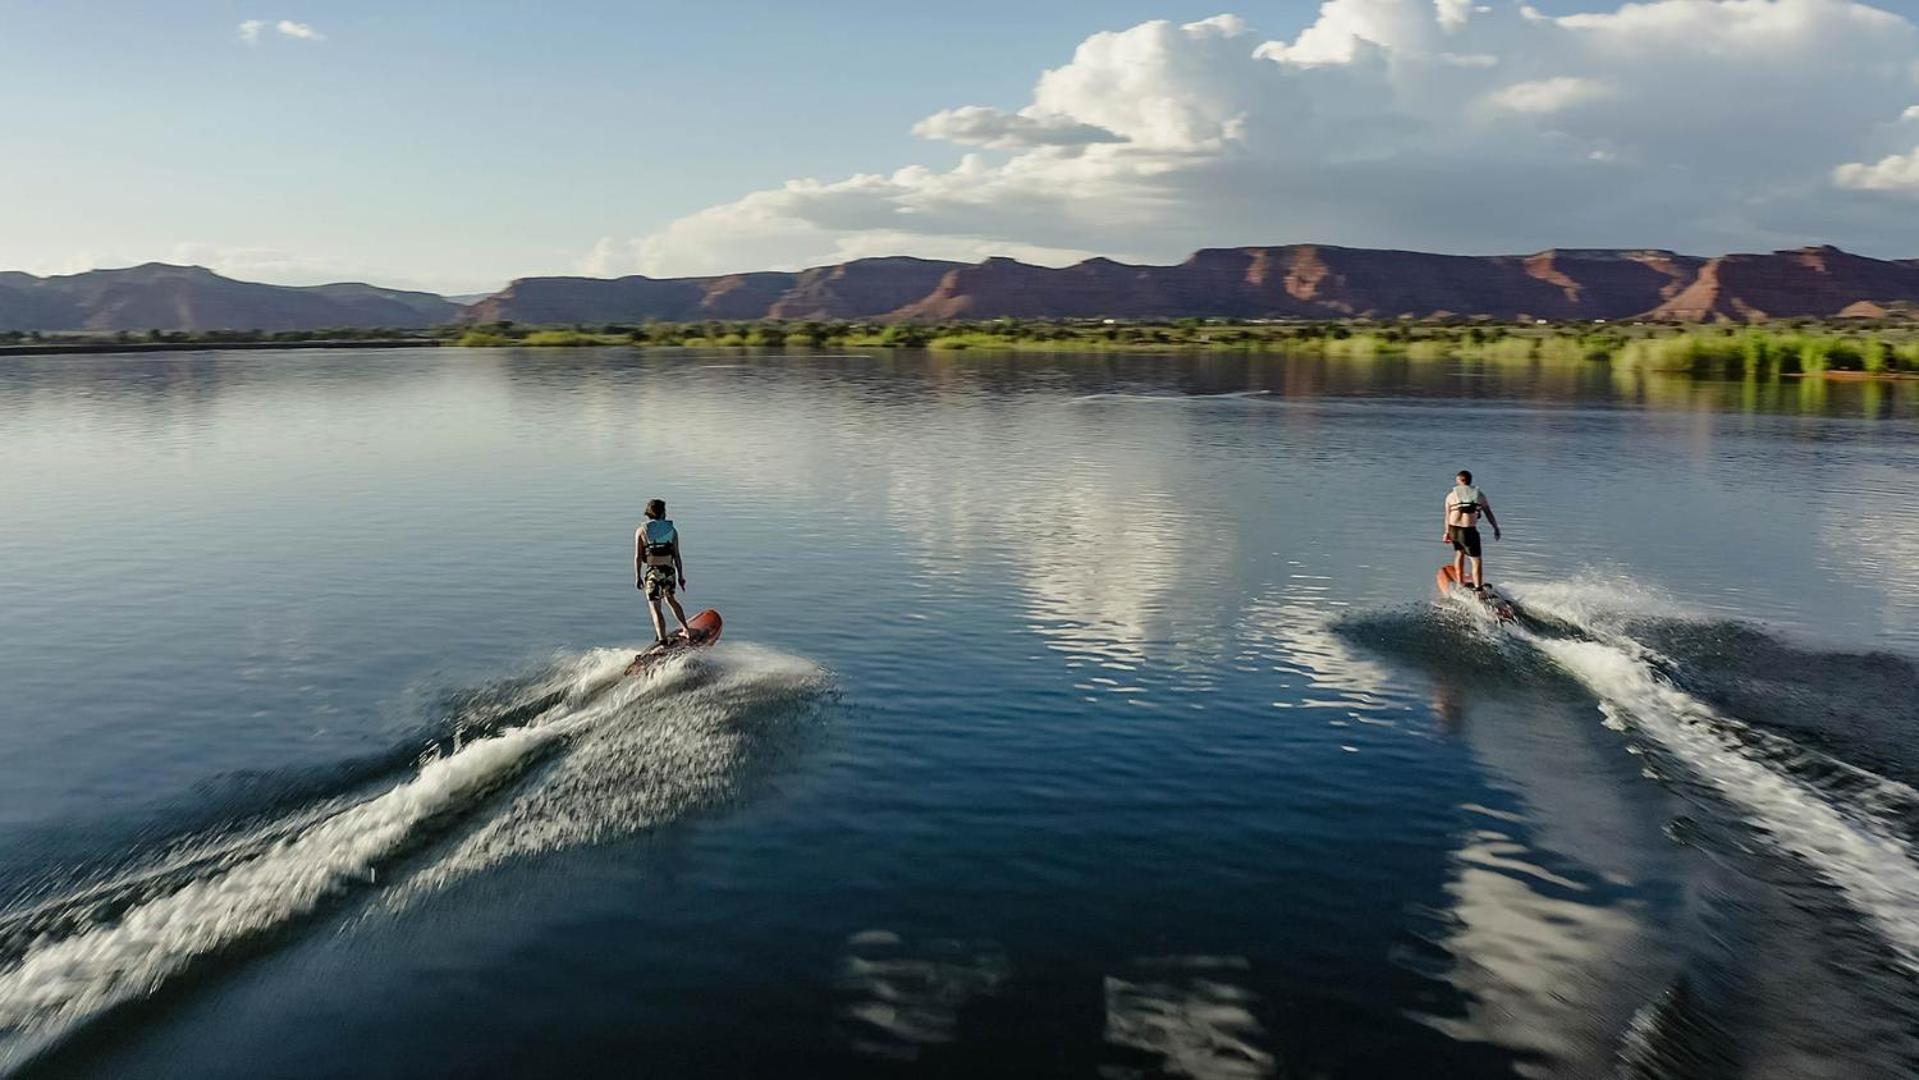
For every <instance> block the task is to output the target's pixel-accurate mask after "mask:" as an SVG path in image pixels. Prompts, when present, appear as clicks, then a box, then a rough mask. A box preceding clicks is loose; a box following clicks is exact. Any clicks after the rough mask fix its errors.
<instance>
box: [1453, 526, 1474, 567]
mask: <svg viewBox="0 0 1919 1080" xmlns="http://www.w3.org/2000/svg"><path fill="white" fill-rule="evenodd" d="M1446 539H1448V540H1451V541H1452V542H1453V550H1454V551H1463V552H1465V553H1466V554H1468V555H1471V556H1472V557H1473V558H1475V559H1477V558H1479V527H1478V526H1476V525H1448V526H1446Z"/></svg>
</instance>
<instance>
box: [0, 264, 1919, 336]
mask: <svg viewBox="0 0 1919 1080" xmlns="http://www.w3.org/2000/svg"><path fill="white" fill-rule="evenodd" d="M1915 310H1919V259H1872V258H1866V257H1864V256H1860V255H1852V254H1849V253H1847V252H1844V251H1841V250H1839V249H1838V248H1834V247H1806V248H1799V249H1795V250H1790V251H1775V252H1772V253H1770V254H1763V255H1759V254H1754V255H1722V256H1717V257H1711V258H1708V257H1702V256H1696V255H1682V254H1679V253H1676V252H1672V251H1664V250H1660V249H1653V248H1624V249H1617V250H1614V249H1596V248H1565V249H1556V250H1550V251H1542V252H1537V253H1535V254H1531V255H1436V254H1429V253H1425V252H1416V251H1388V250H1375V249H1367V248H1346V247H1334V246H1329V245H1321V244H1289V245H1281V246H1274V247H1240V248H1209V249H1206V250H1203V251H1199V252H1196V253H1194V254H1193V255H1192V256H1191V257H1190V258H1188V259H1186V260H1185V261H1184V262H1181V263H1177V264H1173V265H1168V266H1158V265H1135V264H1129V263H1121V262H1116V261H1114V260H1112V259H1088V260H1086V261H1084V262H1081V263H1077V264H1075V265H1072V266H1065V267H1045V266H1033V265H1029V264H1027V263H1022V262H1018V261H1016V260H1013V259H1006V258H994V259H987V260H986V261H984V262H980V263H962V262H946V261H940V260H936V259H919V258H913V257H909V256H891V257H883V258H871V259H856V260H853V261H851V262H846V263H838V264H834V265H829V266H818V267H813V268H811V269H807V270H798V271H759V272H752V273H741V274H720V275H713V276H708V277H684V278H652V277H646V276H643V275H634V276H630V277H620V278H589V277H527V278H520V279H518V280H516V281H514V282H513V283H511V284H510V285H508V286H507V287H506V288H505V289H502V290H501V291H499V292H497V293H494V294H492V295H490V296H485V297H483V298H480V299H479V300H477V301H476V302H474V303H472V304H470V305H465V306H462V305H461V304H458V303H455V302H454V301H452V300H449V299H447V298H446V297H443V296H437V295H435V294H432V293H425V292H410V291H406V290H399V289H383V288H379V287H377V286H373V285H365V284H358V283H342V284H335V285H314V286H304V287H295V286H286V285H262V284H256V283H253V282H245V281H236V280H234V279H232V278H227V277H223V276H221V275H219V274H216V273H214V272H213V271H211V270H208V269H206V268H204V267H197V266H171V265H168V264H165V263H147V264H145V265H142V266H135V267H129V268H126V269H121V270H92V271H88V272H86V273H82V274H69V275H64V276H59V277H44V278H43V277H35V276H33V275H31V274H24V273H20V272H17V271H7V272H0V330H68V331H117V330H147V329H157V330H312V329H319V328H322V327H344V326H352V327H368V328H371V327H389V328H393V329H411V328H419V327H429V326H439V325H444V324H448V323H453V322H460V321H473V322H494V321H501V320H511V321H514V322H521V323H620V322H640V321H644V320H648V319H660V320H667V321H675V322H687V321H701V320H707V319H722V320H754V319H788V320H820V321H826V320H835V319H866V320H873V321H879V322H935V321H954V320H969V319H994V318H1005V317H1011V318H1030V319H1064V318H1115V319H1142V318H1176V317H1184V316H1207V317H1237V318H1305V319H1343V318H1362V317H1364V318H1378V319H1392V318H1401V317H1409V318H1421V319H1423V318H1442V317H1455V318H1474V317H1483V318H1493V319H1502V320H1505V319H1553V320H1584V319H1607V320H1619V319H1657V320H1671V321H1678V322H1707V321H1715V322H1762V321H1766V320H1769V319H1780V318H1798V317H1815V318H1840V317H1868V318H1870V317H1883V316H1886V315H1892V314H1899V315H1908V316H1909V315H1910V314H1911V313H1912V312H1914V311H1915Z"/></svg>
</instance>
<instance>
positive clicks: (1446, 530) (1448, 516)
mask: <svg viewBox="0 0 1919 1080" xmlns="http://www.w3.org/2000/svg"><path fill="white" fill-rule="evenodd" d="M1439 538H1440V539H1441V540H1451V539H1452V538H1453V497H1452V496H1451V495H1448V496H1446V499H1445V501H1444V502H1442V503H1441V504H1440V508H1439Z"/></svg>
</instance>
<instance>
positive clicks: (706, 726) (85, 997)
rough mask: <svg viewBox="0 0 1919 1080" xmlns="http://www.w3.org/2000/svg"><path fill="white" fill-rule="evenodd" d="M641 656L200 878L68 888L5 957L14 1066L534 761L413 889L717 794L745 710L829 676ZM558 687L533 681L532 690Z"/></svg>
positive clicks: (748, 654)
mask: <svg viewBox="0 0 1919 1080" xmlns="http://www.w3.org/2000/svg"><path fill="white" fill-rule="evenodd" d="M631 656H632V653H631V652H630V651H624V650H622V651H614V650H596V651H593V652H590V653H588V654H586V655H584V656H582V657H579V658H577V659H576V660H574V661H573V662H571V663H570V664H567V665H564V667H563V669H562V671H561V673H560V675H559V676H558V678H559V680H560V681H561V682H562V683H563V684H564V687H565V692H564V693H563V694H562V695H561V700H559V701H558V702H557V703H556V704H554V705H552V706H551V707H550V708H548V709H547V710H546V711H544V712H542V713H540V714H538V715H537V716H534V717H533V718H532V719H530V720H529V721H528V722H526V723H524V724H522V725H519V726H514V727H508V728H505V729H503V730H500V731H497V732H495V733H493V734H490V735H486V736H484V737H480V738H476V739H472V740H470V741H461V742H458V743H456V744H455V745H454V746H453V747H452V748H451V749H450V751H436V752H434V753H433V754H431V755H429V757H428V758H427V759H426V760H424V761H423V763H422V764H421V765H420V766H419V768H418V770H417V772H415V773H414V774H413V775H411V776H409V777H407V778H406V779H404V780H402V781H400V782H398V783H396V784H393V785H392V786H391V787H389V788H387V789H385V790H383V791H380V792H378V793H376V794H374V795H372V796H371V797H367V798H364V799H363V800H361V801H358V802H355V803H352V804H351V805H347V806H345V807H343V808H339V809H337V810H335V811H334V812H331V813H327V814H324V815H321V816H318V817H317V818H316V817H315V816H314V815H313V814H312V813H311V812H308V813H306V814H303V815H300V816H298V817H295V818H289V819H288V820H286V821H280V822H274V823H271V824H269V825H267V826H265V827H263V828H261V829H259V830H257V831H255V832H254V833H252V834H251V835H250V837H249V838H241V839H239V840H235V839H233V838H230V837H229V838H224V839H223V840H222V841H221V845H222V851H223V852H224V854H223V856H222V857H220V858H217V859H211V860H202V861H200V862H197V863H194V864H193V866H194V867H196V869H195V870H194V872H192V873H189V874H187V875H186V876H185V880H183V881H170V882H168V884H169V885H172V886H177V887H166V888H160V889H157V890H152V889H150V890H149V895H146V896H144V897H143V898H141V899H138V900H137V901H135V902H132V903H131V904H129V905H126V906H122V907H119V908H117V909H115V910H113V911H112V914H110V915H108V916H107V917H105V918H102V919H99V920H97V921H95V920H91V919H89V918H88V915H87V909H86V908H85V905H87V904H90V903H91V902H92V900H91V897H86V896H76V897H73V898H70V904H71V905H72V906H73V907H74V911H73V913H72V914H70V915H69V916H68V917H66V918H61V919H51V920H49V925H52V926H57V927H58V929H57V930H55V931H53V932H49V933H46V934H45V936H43V937H41V938H40V939H38V940H35V941H33V942H32V943H30V944H29V945H28V946H27V947H26V948H25V949H24V950H23V951H22V953H21V955H20V956H19V957H18V958H17V960H16V961H15V962H14V963H13V965H12V966H11V967H9V968H7V969H5V970H4V971H0V1070H11V1069H13V1068H17V1067H19V1066H20V1065H22V1064H24V1063H25V1062H26V1061H28V1060H31V1058H32V1057H34V1056H35V1055H37V1054H38V1053H40V1052H41V1051H42V1050H44V1049H45V1047H46V1046H47V1045H49V1044H50V1043H52V1042H54V1041H56V1040H57V1039H59V1038H60V1037H61V1036H62V1035H63V1034H64V1033H66V1032H67V1031H69V1030H71V1029H72V1028H73V1027H74V1026H75V1025H77V1024H79V1023H82V1022H84V1021H85V1020H87V1019H88V1018H90V1017H93V1016H97V1015H98V1014H100V1013H101V1012H102V1011H104V1010H106V1009H109V1008H111V1007H113V1006H114V1005H117V1004H120V1003H122V1002H125V1001H129V1000H132V999H135V998H138V997H142V996H145V995H147V994H150V993H152V992H153V991H154V990H155V989H157V988H158V987H159V986H161V985H162V984H163V983H165V982H166V981H168V980H169V979H171V978H174V977H176V976H177V975H179V974H180V973H181V972H182V971H184V970H185V969H187V968H188V967H189V966H190V965H191V964H193V963H194V962H195V961H196V960H198V959H200V958H202V957H205V956H208V955H209V954H214V953H217V952H219V951H220V950H222V949H224V948H226V947H228V946H230V945H232V944H234V943H236V942H238V941H241V940H243V939H246V938H249V937H253V936H255V935H258V934H261V933H263V932H266V931H269V930H271V929H274V928H276V927H280V926H283V925H285V924H287V923H289V922H291V921H293V920H296V919H298V918H299V917H301V916H304V915H307V914H309V913H310V912H312V911H314V910H315V909H316V908H317V907H319V906H320V905H321V904H322V903H325V902H326V901H328V900H329V899H330V898H333V897H336V896H338V895H340V894H342V893H345V892H348V891H350V890H353V889H356V888H360V889H364V888H373V887H378V886H379V884H380V881H379V879H380V875H381V872H382V870H385V869H387V868H389V867H393V866H394V864H395V862H396V860H397V859H398V857H399V856H401V855H402V854H403V853H404V852H406V851H407V850H408V849H410V848H413V847H416V846H417V845H419V844H420V843H421V841H422V840H423V839H425V838H426V837H428V836H432V835H435V834H436V832H437V831H439V830H438V829H437V826H438V825H440V824H441V823H447V822H452V821H455V820H458V819H461V818H462V817H464V816H465V815H468V814H470V813H471V812H472V811H473V810H474V809H475V808H476V807H478V806H480V805H483V804H489V800H488V799H487V796H488V795H490V794H492V793H494V792H496V791H499V790H501V789H502V788H503V787H505V786H507V785H508V784H510V783H511V782H512V781H514V780H515V779H516V778H518V777H521V776H522V775H524V774H526V773H527V772H528V771H529V769H531V768H533V767H534V766H536V765H540V766H542V773H541V775H542V777H543V779H542V780H540V781H539V782H538V783H537V784H535V786H534V788H533V790H532V791H529V792H526V793H523V794H521V795H520V796H519V797H518V798H515V799H513V800H512V801H511V802H510V803H508V804H507V808H506V809H505V810H504V811H503V812H500V813H497V814H495V815H493V816H491V817H490V818H488V819H487V820H483V821H482V822H480V823H479V825H478V826H477V827H476V828H475V829H474V831H473V833H472V834H471V835H470V836H469V837H468V838H467V840H466V841H465V842H463V843H460V844H458V845H456V846H455V848H454V849H453V851H452V853H451V854H449V855H448V856H446V857H445V858H443V859H442V860H440V861H439V862H437V863H436V864H434V865H433V866H432V867H429V868H428V869H427V870H426V871H425V872H423V873H418V874H413V875H405V874H394V875H392V876H393V877H394V878H395V879H396V880H400V881H402V882H403V883H402V884H401V886H400V888H399V890H398V891H399V893H401V894H403V895H404V896H405V897H407V898H409V900H417V899H418V898H419V897H420V896H422V895H424V894H426V893H427V892H430V891H431V890H432V889H434V888H437V887H439V886H441V885H443V884H445V883H446V882H448V881H451V880H453V879H454V878H456V877H459V876H461V875H463V874H466V873H471V872H473V871H475V870H478V869H481V868H484V867H486V866H490V865H493V864H495V863H497V862H499V861H500V860H502V859H505V858H508V857H511V856H514V855H520V854H526V853H531V852H536V851H543V850H552V849H554V848H557V847H560V846H564V845H569V844H578V843H586V842H592V841H596V840H600V839H604V838H606V837H609V836H611V835H614V834H617V833H619V832H621V831H630V830H634V829H643V828H646V827H649V826H650V825H655V824H658V823H660V822H662V821H665V820H670V819H671V818H673V817H675V816H678V815H679V814H682V813H684V812H686V811H687V810H689V809H691V808H693V807H696V806H698V805H702V804H704V803H710V802H712V801H714V800H715V799H717V798H719V797H720V796H721V794H722V793H723V792H724V791H725V790H726V789H727V786H728V783H729V780H730V778H731V777H733V776H734V775H736V774H737V771H738V767H739V765H740V763H741V762H742V760H743V759H744V755H745V749H744V748H745V747H746V746H747V744H748V741H749V734H748V733H746V732H744V731H743V730H742V729H741V728H740V727H739V726H738V725H737V724H735V721H737V720H740V719H741V718H742V717H745V716H747V715H748V714H750V713H751V712H752V711H753V709H754V708H756V707H758V706H763V705H769V704H770V703H775V702H788V703H790V702H791V701H792V700H793V699H794V698H795V696H799V695H804V694H806V693H809V692H811V691H812V690H814V689H816V688H817V687H818V686H819V685H820V684H821V681H822V673H821V672H820V671H819V669H818V668H816V667H814V666H813V665H811V664H809V663H807V662H805V661H802V660H799V659H797V658H794V657H790V656H785V655H783V654H779V653H774V652H771V651H768V650H756V649H752V648H742V647H731V648H726V647H723V648H722V649H719V650H715V651H714V652H713V653H710V654H706V655H702V656H699V657H687V658H684V659H682V660H680V661H677V662H675V663H672V664H669V665H666V666H665V667H664V668H663V669H662V670H660V671H659V672H658V673H657V674H655V675H653V676H651V677H648V678H644V679H630V680H624V681H622V680H620V679H619V674H620V670H621V669H622V668H623V667H624V665H625V663H626V662H627V661H628V660H630V659H631ZM547 692H548V687H547V686H545V685H542V686H540V687H536V688H533V690H532V691H530V692H529V700H531V699H533V698H535V697H538V696H543V695H545V694H546V693H547ZM629 784H632V785H637V788H638V789H637V790H634V789H629V788H628V787H627V786H626V785H629ZM175 861H176V862H177V860H175ZM396 869H397V868H396ZM95 891H97V890H95ZM58 905H59V901H58V900H56V901H54V902H53V903H52V904H51V905H45V906H55V907H57V906H58Z"/></svg>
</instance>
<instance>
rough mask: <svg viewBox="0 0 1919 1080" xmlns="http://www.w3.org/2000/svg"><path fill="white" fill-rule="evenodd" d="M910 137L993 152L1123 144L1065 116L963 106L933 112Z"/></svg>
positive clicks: (1114, 136)
mask: <svg viewBox="0 0 1919 1080" xmlns="http://www.w3.org/2000/svg"><path fill="white" fill-rule="evenodd" d="M913 134H915V135H918V136H921V137H922V138H927V139H944V140H946V141H947V142H954V143H959V144H961V145H963V146H986V147H991V148H993V149H995V150H1022V149H1027V148H1029V147H1035V146H1090V145H1092V144H1093V143H1103V142H1125V141H1126V140H1125V138H1124V137H1122V136H1120V135H1117V134H1114V133H1113V132H1111V131H1108V130H1106V129H1105V128H1103V127H1100V126H1099V125H1097V124H1084V123H1081V122H1079V121H1077V120H1074V119H1073V118H1071V117H1068V116H1058V115H1052V114H1048V113H1042V112H1033V111H1031V110H1027V111H1023V112H1016V113H1009V112H1005V111H1003V110H1000V109H994V108H989V107H987V106H984V105H966V106H962V107H961V108H957V109H945V110H942V111H940V112H937V113H934V114H933V115H932V116H929V117H927V118H926V119H924V120H921V121H920V122H919V123H917V124H915V125H913Z"/></svg>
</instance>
